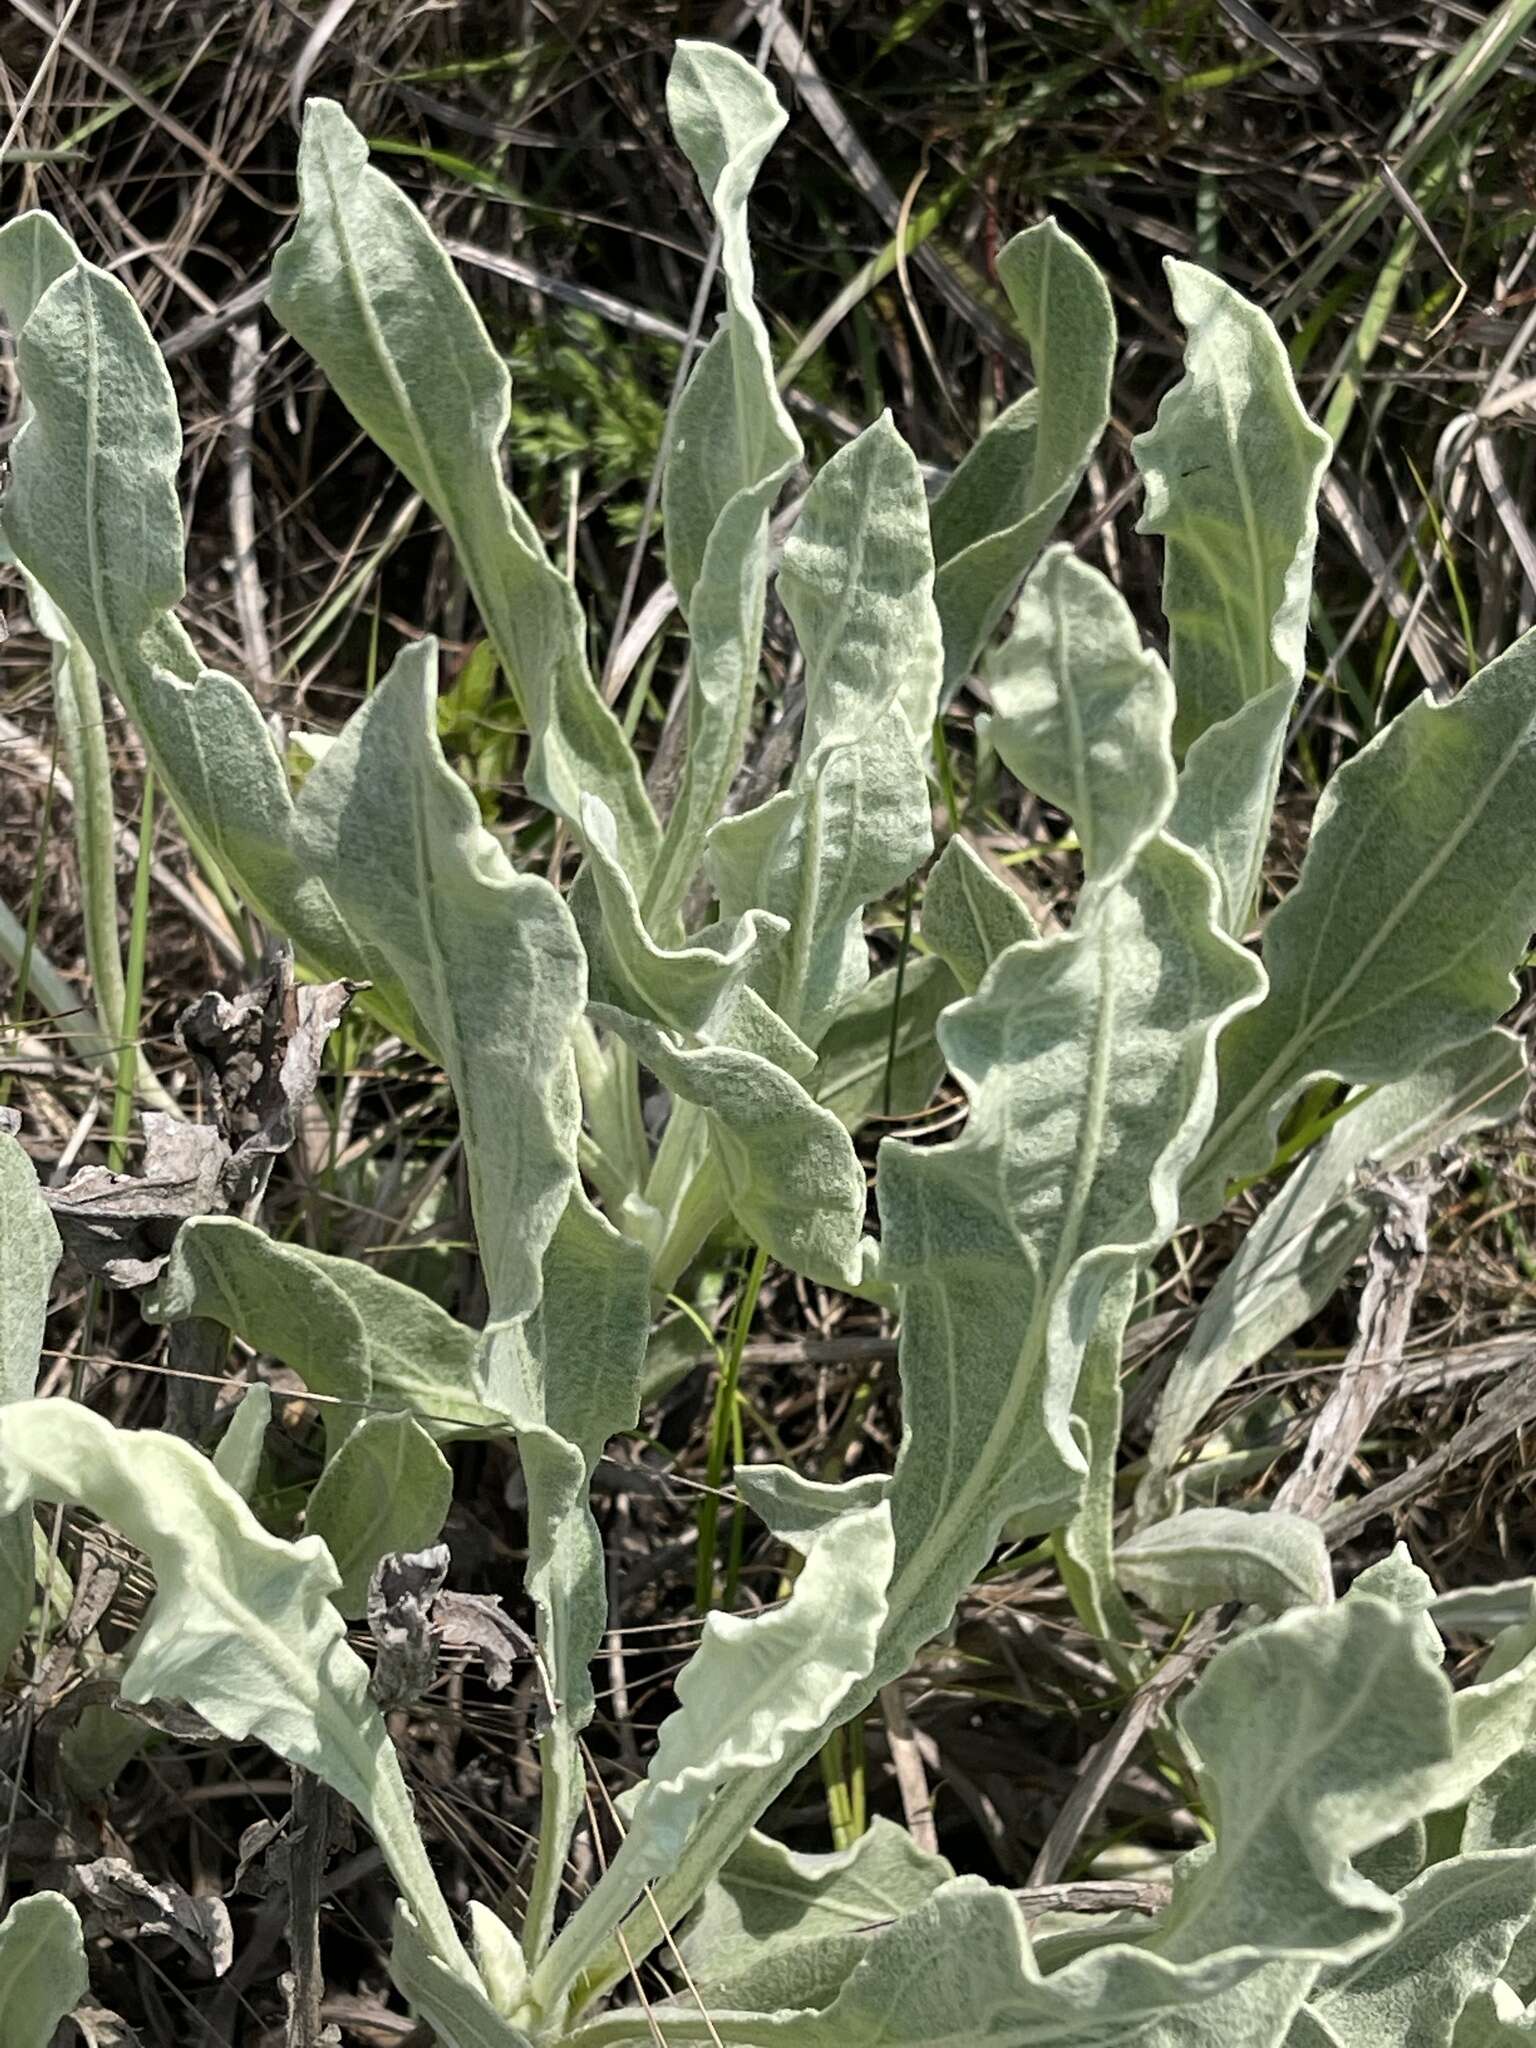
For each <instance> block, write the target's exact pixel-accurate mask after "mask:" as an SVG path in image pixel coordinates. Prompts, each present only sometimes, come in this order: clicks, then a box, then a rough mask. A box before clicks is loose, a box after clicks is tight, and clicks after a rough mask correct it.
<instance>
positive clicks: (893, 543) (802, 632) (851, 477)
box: [778, 412, 943, 759]
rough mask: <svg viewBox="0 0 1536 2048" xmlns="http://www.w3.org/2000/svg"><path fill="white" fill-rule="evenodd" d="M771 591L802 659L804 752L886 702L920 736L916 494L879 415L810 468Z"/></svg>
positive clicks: (923, 592) (924, 516) (838, 738)
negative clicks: (812, 473)
mask: <svg viewBox="0 0 1536 2048" xmlns="http://www.w3.org/2000/svg"><path fill="white" fill-rule="evenodd" d="M778 588H779V596H780V597H781V598H782V599H783V601H784V608H785V610H786V611H787V612H788V613H789V616H790V618H791V620H792V621H793V623H794V628H795V632H796V635H797V637H798V638H799V641H800V651H801V653H802V654H803V655H804V656H805V730H804V736H803V739H802V743H801V744H802V750H803V753H804V755H805V756H806V757H807V758H808V759H810V758H814V757H815V755H816V754H817V753H818V752H819V751H820V750H821V749H822V748H824V747H833V746H844V745H846V744H848V742H849V741H851V740H856V739H858V738H859V737H860V735H861V733H862V732H863V731H864V729H865V728H866V726H867V725H868V724H869V723H870V722H871V721H872V720H874V719H876V718H878V717H880V716H882V715H883V714H885V713H886V712H888V711H889V710H890V709H891V708H892V707H893V706H895V705H898V704H899V705H900V707H901V709H902V710H903V711H904V712H905V713H906V716H907V724H908V725H909V727H910V728H911V730H912V731H913V733H918V734H922V735H924V736H925V737H926V734H927V731H928V727H929V726H930V725H931V724H932V722H933V716H934V713H935V710H936V709H937V697H938V687H939V676H940V672H941V662H942V658H943V657H942V654H941V651H940V646H939V620H938V613H937V612H936V611H935V609H934V603H933V546H932V543H931V541H930V540H929V537H928V500H927V496H926V493H925V492H924V489H923V476H922V471H921V470H920V469H919V467H918V464H917V458H916V457H915V456H914V455H913V453H912V451H911V449H910V448H909V447H908V446H907V444H906V442H905V441H904V440H903V439H902V438H901V435H900V434H899V433H898V432H897V431H896V428H895V425H894V423H893V422H892V420H891V416H890V414H889V413H888V412H887V413H882V414H881V416H880V418H879V419H878V420H876V421H875V423H874V425H873V426H872V427H866V428H865V430H864V432H863V433H862V434H860V435H859V437H858V439H857V440H855V441H852V442H850V443H849V444H848V446H847V447H846V448H842V449H839V451H838V453H837V454H836V455H834V456H833V457H832V459H831V461H830V462H828V463H826V464H825V465H824V466H823V467H822V468H821V469H820V470H819V471H818V472H817V475H816V480H815V482H814V483H813V484H812V485H811V488H810V490H809V491H808V492H807V493H806V498H805V503H804V505H803V506H802V508H801V512H800V517H799V519H798V520H797V521H796V522H795V529H794V532H793V533H792V534H791V535H790V537H789V539H788V541H787V542H786V543H785V547H784V561H783V565H782V567H781V568H780V570H779V577H778Z"/></svg>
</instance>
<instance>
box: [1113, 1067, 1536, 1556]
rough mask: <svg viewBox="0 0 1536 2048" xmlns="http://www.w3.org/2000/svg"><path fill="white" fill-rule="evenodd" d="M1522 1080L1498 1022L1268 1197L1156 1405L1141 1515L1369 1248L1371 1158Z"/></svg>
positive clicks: (1406, 1144)
mask: <svg viewBox="0 0 1536 2048" xmlns="http://www.w3.org/2000/svg"><path fill="white" fill-rule="evenodd" d="M1525 1088H1526V1074H1525V1047H1524V1044H1523V1042H1522V1041H1521V1040H1520V1039H1519V1038H1517V1037H1516V1036H1515V1035H1514V1034H1513V1033H1512V1032H1508V1031H1502V1030H1498V1031H1489V1032H1485V1033H1483V1035H1482V1036H1481V1037H1479V1038H1475V1039H1473V1040H1472V1042H1471V1043H1470V1044H1468V1045H1464V1046H1458V1047H1456V1048H1455V1049H1454V1050H1453V1051H1451V1052H1448V1053H1444V1054H1442V1055H1441V1056H1440V1057H1439V1058H1437V1059H1434V1060H1431V1061H1429V1062H1428V1063H1427V1064H1426V1065H1425V1066H1424V1067H1422V1068H1421V1069H1419V1071H1418V1072H1416V1073H1412V1074H1410V1075H1408V1076H1407V1077H1406V1078H1405V1079H1404V1080H1401V1081H1394V1082H1391V1083H1389V1084H1388V1085H1387V1086H1386V1087H1382V1088H1378V1089H1376V1090H1375V1091H1374V1092H1362V1093H1361V1094H1360V1095H1359V1096H1357V1097H1356V1099H1355V1100H1354V1102H1353V1103H1352V1104H1351V1105H1350V1107H1349V1108H1348V1109H1347V1110H1346V1112H1345V1114H1344V1115H1342V1116H1340V1117H1339V1118H1338V1119H1337V1121H1336V1122H1335V1123H1334V1124H1333V1125H1332V1126H1331V1128H1330V1129H1329V1130H1328V1132H1327V1134H1326V1135H1325V1136H1324V1138H1323V1139H1322V1142H1321V1143H1320V1144H1318V1145H1316V1146H1315V1147H1314V1148H1313V1149H1312V1151H1310V1152H1309V1153H1307V1154H1306V1155H1305V1157H1304V1158H1303V1159H1302V1160H1301V1162H1300V1164H1299V1165H1298V1166H1297V1167H1296V1169H1295V1171H1294V1172H1293V1173H1292V1174H1291V1176H1290V1178H1289V1179H1288V1180H1287V1181H1286V1183H1285V1185H1284V1186H1283V1187H1282V1188H1280V1189H1279V1191H1278V1192H1277V1193H1276V1194H1275V1195H1273V1196H1272V1197H1271V1199H1270V1201H1269V1202H1268V1204H1267V1205H1266V1206H1265V1208H1264V1210H1263V1211H1262V1213H1261V1214H1260V1216H1259V1218H1258V1220H1257V1222H1255V1223H1254V1224H1253V1225H1251V1227H1250V1228H1249V1230H1248V1232H1247V1234H1246V1235H1245V1237H1244V1238H1243V1240H1242V1243H1241V1244H1240V1245H1239V1246H1238V1248H1237V1251H1236V1252H1235V1253H1234V1254H1233V1256H1232V1258H1231V1259H1230V1260H1229V1261H1228V1263H1227V1265H1226V1266H1225V1268H1224V1269H1223V1271H1222V1274H1221V1277H1220V1278H1219V1279H1218V1280H1217V1282H1216V1285H1215V1286H1214V1287H1213V1288H1212V1289H1211V1291H1210V1293H1209V1294H1208V1295H1207V1296H1206V1298H1205V1301H1204V1302H1203V1303H1202V1305H1201V1309H1200V1313H1199V1315H1198V1316H1197V1317H1196V1319H1195V1325H1194V1328H1193V1329H1192V1330H1191V1332H1190V1335H1189V1341H1188V1343H1187V1344H1186V1345H1185V1347H1184V1350H1183V1352H1182V1353H1181V1355H1180V1357H1179V1359H1178V1362H1177V1364H1176V1365H1175V1366H1174V1368H1173V1370H1172V1372H1171V1373H1170V1374H1169V1376H1168V1380H1167V1383H1166V1385H1165V1386H1164V1389H1163V1394H1162V1399H1161V1401H1160V1403H1159V1406H1158V1412H1157V1425H1156V1428H1155V1429H1154V1431H1153V1435H1152V1442H1151V1444H1150V1446H1149V1447H1148V1452H1147V1470H1146V1475H1145V1477H1144V1479H1143V1480H1142V1483H1141V1487H1140V1489H1139V1492H1138V1503H1137V1504H1138V1512H1139V1513H1140V1514H1141V1515H1142V1517H1143V1518H1146V1517H1149V1516H1155V1515H1158V1514H1163V1513H1166V1512H1167V1511H1168V1509H1169V1507H1170V1506H1171V1505H1173V1504H1174V1501H1175V1498H1176V1494H1177V1486H1176V1483H1175V1484H1172V1485H1170V1474H1171V1473H1172V1472H1173V1469H1174V1467H1175V1466H1176V1465H1177V1463H1178V1460H1179V1459H1180V1457H1181V1456H1182V1455H1183V1451H1184V1447H1185V1445H1186V1444H1188V1443H1189V1442H1190V1440H1191V1439H1192V1438H1193V1436H1194V1435H1195V1433H1196V1431H1197V1430H1198V1429H1199V1427H1200V1425H1201V1423H1202V1422H1203V1421H1204V1419H1205V1417H1206V1415H1207V1414H1208V1413H1209V1412H1210V1409H1211V1407H1212V1405H1213V1403H1214V1402H1215V1401H1216V1400H1217V1399H1218V1398H1219V1397H1220V1395H1221V1394H1223V1393H1224V1392H1225V1391H1226V1389H1227V1388H1228V1387H1229V1386H1231V1385H1232V1383H1233V1381H1234V1380H1236V1379H1237V1378H1238V1376H1239V1375H1240V1374H1241V1373H1243V1372H1245V1371H1246V1370H1247V1368H1248V1367H1249V1366H1250V1365H1253V1364H1255V1363H1256V1362H1257V1361H1258V1360H1259V1359H1261V1358H1263V1357H1264V1356H1265V1355H1266V1353H1268V1352H1269V1351H1271V1350H1272V1349H1273V1348H1274V1347H1275V1345H1277V1344H1279V1343H1281V1342H1283V1341H1284V1339H1285V1338H1287V1337H1289V1336H1290V1334H1291V1333H1292V1331H1293V1330H1296V1329H1299V1328H1300V1326H1301V1325H1302V1324H1303V1323H1304V1322H1306V1321H1307V1319H1308V1318H1309V1317H1310V1316H1312V1315H1315V1314H1316V1312H1317V1311H1318V1310H1319V1309H1320V1308H1321V1307H1322V1306H1323V1304H1324V1303H1325V1302H1327V1301H1329V1300H1330V1299H1331V1298H1332V1296H1333V1294H1334V1293H1335V1292H1336V1290H1337V1289H1338V1287H1339V1285H1340V1283H1341V1282H1342V1281H1343V1278H1344V1275H1345V1274H1346V1273H1347V1272H1348V1270H1349V1268H1350V1267H1351V1266H1352V1265H1353V1264H1354V1262H1355V1260H1356V1259H1357V1258H1358V1257H1359V1256H1360V1254H1361V1253H1362V1252H1363V1251H1364V1250H1365V1247H1366V1244H1367V1242H1368V1241H1369V1238H1370V1233H1371V1229H1372V1226H1373V1221H1374V1213H1375V1212H1374V1208H1373V1205H1372V1204H1371V1202H1370V1200H1369V1199H1368V1197H1367V1196H1366V1195H1365V1194H1363V1193H1361V1192H1360V1191H1359V1187H1358V1182H1359V1176H1360V1173H1361V1170H1362V1168H1363V1167H1364V1166H1365V1165H1366V1164H1367V1162H1372V1163H1374V1165H1375V1166H1376V1167H1378V1168H1379V1169H1380V1170H1382V1171H1383V1172H1387V1173H1395V1172H1400V1171H1401V1170H1402V1169H1403V1168H1404V1167H1405V1166H1409V1165H1411V1164H1412V1163H1413V1161H1414V1160H1416V1159H1421V1158H1423V1157H1424V1156H1425V1155H1426V1154H1427V1153H1430V1152H1432V1151H1434V1150H1435V1149H1436V1148H1437V1147H1439V1146H1441V1145H1446V1144H1449V1143H1451V1142H1452V1140H1454V1139H1455V1138H1457V1137H1458V1136H1461V1135H1464V1134H1465V1133H1467V1132H1469V1131H1475V1130H1481V1129H1485V1128H1487V1127H1490V1126H1493V1125H1496V1124H1501V1123H1504V1122H1506V1121H1507V1120H1508V1119H1509V1118H1510V1117H1512V1116H1514V1115H1515V1114H1516V1113H1517V1112H1518V1110H1519V1107H1520V1103H1521V1101H1522V1099H1523V1097H1524V1094H1525Z"/></svg>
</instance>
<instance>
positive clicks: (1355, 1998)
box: [1307, 1849, 1536, 2048]
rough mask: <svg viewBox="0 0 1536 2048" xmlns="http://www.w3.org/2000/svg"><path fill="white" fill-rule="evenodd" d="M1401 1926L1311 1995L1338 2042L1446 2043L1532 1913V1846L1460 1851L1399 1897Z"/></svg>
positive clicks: (1363, 2047) (1362, 2045)
mask: <svg viewBox="0 0 1536 2048" xmlns="http://www.w3.org/2000/svg"><path fill="white" fill-rule="evenodd" d="M1398 1904H1399V1906H1400V1907H1401V1909H1402V1913H1403V1925H1402V1928H1401V1930H1400V1931H1399V1932H1398V1933H1397V1934H1396V1935H1395V1936H1394V1938H1393V1939H1392V1940H1391V1941H1390V1942H1388V1943H1387V1944H1386V1945H1385V1946H1384V1947H1383V1948H1380V1949H1377V1950H1376V1951H1374V1952H1373V1953H1372V1954H1370V1955H1367V1956H1364V1957H1362V1958H1361V1960H1360V1961H1358V1962H1356V1963H1352V1964H1350V1965H1349V1966H1348V1967H1347V1968H1345V1969H1343V1970H1339V1971H1336V1972H1330V1973H1329V1974H1328V1975H1326V1976H1325V1977H1324V1980H1323V1984H1322V1988H1321V1989H1320V1990H1318V1991H1316V1992H1314V1993H1313V1995H1312V1997H1311V1998H1310V1999H1309V2000H1308V2002H1307V2005H1308V2010H1309V2011H1310V2012H1311V2013H1313V2014H1314V2015H1315V2016H1316V2018H1318V2019H1319V2020H1321V2021H1322V2022H1323V2023H1324V2025H1325V2026H1326V2027H1327V2028H1328V2030H1329V2035H1330V2037H1331V2038H1332V2039H1334V2040H1336V2041H1338V2042H1339V2043H1340V2044H1341V2048H1451V2042H1452V2037H1453V2036H1454V2037H1455V2039H1456V2040H1457V2041H1460V2039H1461V2036H1460V2035H1459V2033H1457V2030H1456V2029H1457V2021H1458V2020H1459V2019H1460V2017H1461V2014H1462V2012H1463V2010H1464V2009H1465V2007H1466V2005H1467V2003H1468V2001H1469V1999H1471V1998H1472V1996H1473V1995H1474V1994H1475V1993H1477V1992H1480V1991H1486V1990H1487V1989H1488V1987H1489V1985H1490V1984H1492V1983H1493V1981H1494V1980H1495V1979H1496V1978H1497V1977H1498V1976H1499V1975H1500V1973H1501V1972H1502V1970H1503V1968H1504V1963H1505V1959H1506V1957H1507V1956H1508V1955H1509V1951H1510V1947H1511V1945H1512V1943H1513V1942H1514V1941H1515V1938H1516V1937H1517V1936H1518V1935H1519V1934H1520V1933H1521V1931H1522V1930H1523V1928H1524V1927H1525V1925H1526V1923H1527V1922H1528V1921H1529V1920H1530V1918H1531V1915H1532V1914H1533V1913H1536V1849H1516V1850H1506V1851H1504V1852H1502V1853H1501V1852H1498V1851H1495V1852H1493V1853H1491V1854H1487V1855H1479V1856H1457V1857H1454V1858H1452V1860H1451V1861H1450V1862H1449V1863H1437V1864H1435V1865H1434V1866H1432V1868H1430V1869H1429V1870H1426V1871H1425V1872H1424V1874H1423V1875H1422V1876H1421V1877H1418V1878H1415V1880H1414V1881H1413V1883H1412V1884H1410V1885H1409V1886H1407V1888H1406V1889H1405V1890H1403V1891H1402V1892H1400V1893H1399V1894H1398Z"/></svg>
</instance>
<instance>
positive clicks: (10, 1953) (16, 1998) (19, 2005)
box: [0, 1892, 91, 2048]
mask: <svg viewBox="0 0 1536 2048" xmlns="http://www.w3.org/2000/svg"><path fill="white" fill-rule="evenodd" d="M90 1988H91V1981H90V1973H89V1971H88V1970H87V1968H86V1963H85V1939H84V1936H83V1935H82V1933H81V1930H80V1916H79V1914H78V1913H77V1912H76V1911H75V1909H74V1907H73V1906H72V1905H71V1904H70V1903H69V1901H68V1899H66V1898H65V1897H64V1895H63V1894H62V1893H61V1892H34V1893H33V1894H32V1896H31V1897H30V1898H26V1899H18V1900H17V1901H16V1903H15V1905H14V1906H12V1908H11V1910H10V1911H9V1912H8V1913H7V1914H6V1916H5V1918H4V1919H3V1920H0V2038H3V2039H4V2041H5V2048H49V2043H50V2042H51V2041H52V2040H53V2037H54V2034H55V2032H56V2031H57V2029H58V2025H59V2022H60V2020H62V2019H64V2018H66V2017H67V2016H68V2015H69V2014H70V2013H71V2012H73V2010H74V2008H75V2007H76V2006H77V2005H78V2004H79V2002H80V2000H81V1999H82V1998H84V1997H85V1995H86V1993H87V1992H88V1991H89V1990H90Z"/></svg>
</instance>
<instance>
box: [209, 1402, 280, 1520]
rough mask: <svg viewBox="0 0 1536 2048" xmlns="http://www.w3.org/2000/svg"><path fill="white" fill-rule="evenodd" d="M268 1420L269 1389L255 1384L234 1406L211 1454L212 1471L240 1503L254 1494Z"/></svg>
mask: <svg viewBox="0 0 1536 2048" xmlns="http://www.w3.org/2000/svg"><path fill="white" fill-rule="evenodd" d="M271 1420H272V1389H271V1388H270V1387H269V1386H268V1385H267V1384H266V1382H265V1381H264V1380H256V1381H254V1382H253V1383H252V1384H251V1385H250V1386H248V1387H247V1388H246V1390H245V1392H244V1393H243V1394H242V1395H241V1396H240V1399H239V1400H238V1401H237V1402H236V1404H235V1412H234V1414H233V1415H232V1416H231V1417H230V1419H229V1423H228V1426H227V1427H226V1429H225V1431H224V1434H223V1435H222V1436H221V1437H220V1438H219V1443H218V1448H217V1450H215V1452H214V1454H213V1469H214V1471H215V1472H217V1473H218V1475H219V1477H220V1478H221V1479H222V1480H223V1481H224V1483H225V1485H226V1486H232V1487H233V1488H234V1490H235V1492H236V1493H238V1494H239V1496H240V1498H241V1499H242V1500H249V1499H250V1497H251V1495H252V1494H253V1493H254V1492H255V1490H256V1480H257V1477H258V1475H259V1474H260V1471H261V1453H262V1449H263V1447H264V1445H265V1442H266V1435H267V1424H268V1423H269V1422H270V1421H271Z"/></svg>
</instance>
